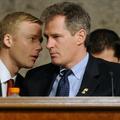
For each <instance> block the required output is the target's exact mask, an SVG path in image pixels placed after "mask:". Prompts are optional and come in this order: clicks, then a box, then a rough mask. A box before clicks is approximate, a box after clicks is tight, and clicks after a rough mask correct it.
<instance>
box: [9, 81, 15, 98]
mask: <svg viewBox="0 0 120 120" xmlns="http://www.w3.org/2000/svg"><path fill="white" fill-rule="evenodd" d="M12 87H14V80H13V79H10V80H8V81H7V96H9V95H10V90H9V89H10V88H12Z"/></svg>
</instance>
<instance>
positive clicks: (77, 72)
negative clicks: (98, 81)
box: [72, 53, 89, 79]
mask: <svg viewBox="0 0 120 120" xmlns="http://www.w3.org/2000/svg"><path fill="white" fill-rule="evenodd" d="M88 59H89V54H88V53H87V55H86V56H85V57H84V58H83V59H82V60H81V61H80V62H79V63H78V64H76V65H75V66H73V68H72V71H73V73H74V75H75V76H76V77H77V78H78V79H80V77H81V74H82V72H84V71H85V68H86V65H87V63H88Z"/></svg>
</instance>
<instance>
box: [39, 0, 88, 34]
mask: <svg viewBox="0 0 120 120" xmlns="http://www.w3.org/2000/svg"><path fill="white" fill-rule="evenodd" d="M57 15H62V16H65V23H66V27H67V28H68V30H69V31H70V32H71V34H72V35H74V34H75V33H76V32H77V31H79V30H80V29H81V28H83V29H85V30H86V32H87V34H89V31H90V16H89V14H88V13H87V12H86V11H85V10H84V9H83V8H82V7H81V6H80V5H79V4H77V3H73V2H60V3H55V4H53V5H51V6H49V7H47V8H46V9H45V10H44V11H43V13H42V15H41V20H42V21H43V22H49V21H50V20H51V19H52V18H54V17H55V16H57Z"/></svg>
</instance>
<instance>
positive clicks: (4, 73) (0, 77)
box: [0, 59, 16, 83]
mask: <svg viewBox="0 0 120 120" xmlns="http://www.w3.org/2000/svg"><path fill="white" fill-rule="evenodd" d="M0 73H1V74H0V81H1V83H4V82H7V80H9V79H11V74H10V72H9V70H8V69H7V67H6V66H5V64H4V63H3V62H2V60H1V59H0ZM15 78H16V76H14V77H13V78H12V79H15Z"/></svg>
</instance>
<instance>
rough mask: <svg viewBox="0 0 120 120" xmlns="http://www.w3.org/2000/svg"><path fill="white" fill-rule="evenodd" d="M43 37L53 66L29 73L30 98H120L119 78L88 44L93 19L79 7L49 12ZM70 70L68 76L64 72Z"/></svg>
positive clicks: (60, 6)
mask: <svg viewBox="0 0 120 120" xmlns="http://www.w3.org/2000/svg"><path fill="white" fill-rule="evenodd" d="M41 19H43V21H44V22H45V28H44V36H45V37H46V39H47V45H46V47H47V49H48V50H49V53H50V56H51V62H52V63H51V64H47V65H43V66H40V67H37V68H34V69H33V70H30V71H28V73H27V75H26V80H25V83H24V85H25V89H26V95H28V96H70V97H73V96H114V95H115V96H118V95H120V90H119V81H118V78H119V74H118V73H117V70H115V69H114V70H112V67H113V66H114V65H112V64H110V63H108V62H106V61H104V60H101V59H97V58H94V57H92V56H91V55H90V54H89V53H87V50H86V46H85V42H86V39H87V37H88V35H89V31H90V17H89V15H88V13H87V12H86V11H85V10H84V9H83V8H82V7H81V6H80V5H79V4H75V3H71V2H62V3H57V4H53V5H51V6H49V7H48V8H46V9H45V10H44V11H43V13H42V15H41ZM66 69H67V70H68V69H69V71H70V72H69V74H68V72H64V71H65V70H66Z"/></svg>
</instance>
